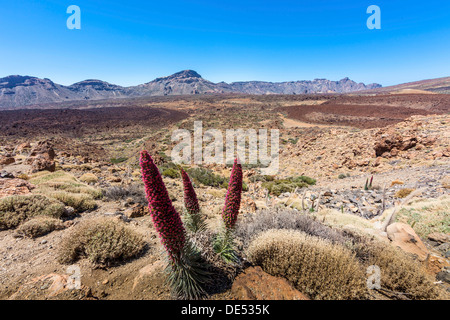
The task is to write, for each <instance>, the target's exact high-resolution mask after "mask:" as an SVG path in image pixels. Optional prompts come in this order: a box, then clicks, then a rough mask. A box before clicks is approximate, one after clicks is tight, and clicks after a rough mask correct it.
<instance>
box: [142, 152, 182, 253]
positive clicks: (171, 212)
mask: <svg viewBox="0 0 450 320" xmlns="http://www.w3.org/2000/svg"><path fill="white" fill-rule="evenodd" d="M140 165H141V173H142V180H143V181H144V185H145V193H146V196H147V200H148V208H149V210H150V214H151V216H152V220H153V224H154V226H155V229H156V231H157V232H158V234H159V237H160V240H161V243H162V244H163V245H164V247H165V248H166V250H167V252H168V254H169V257H170V258H171V259H172V261H173V260H175V259H178V258H179V257H180V253H181V251H182V249H183V247H184V244H185V242H186V239H185V229H184V226H183V223H182V222H181V218H180V215H179V214H178V212H177V211H176V210H175V208H174V207H173V205H172V201H171V200H170V197H169V193H168V192H167V189H166V186H165V185H164V182H163V180H162V177H161V174H160V173H159V170H158V168H157V167H156V165H155V163H154V162H153V159H152V157H151V156H150V155H149V154H148V152H147V151H142V152H141V158H140Z"/></svg>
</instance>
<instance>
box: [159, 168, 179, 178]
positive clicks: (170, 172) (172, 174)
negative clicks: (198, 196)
mask: <svg viewBox="0 0 450 320" xmlns="http://www.w3.org/2000/svg"><path fill="white" fill-rule="evenodd" d="M161 175H163V176H164V177H169V178H172V179H177V178H179V177H180V172H179V171H178V170H177V169H174V168H167V169H165V170H164V171H163V172H162V173H161Z"/></svg>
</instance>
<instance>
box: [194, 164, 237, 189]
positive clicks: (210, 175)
mask: <svg viewBox="0 0 450 320" xmlns="http://www.w3.org/2000/svg"><path fill="white" fill-rule="evenodd" d="M186 172H187V173H188V174H189V177H191V179H192V180H193V181H194V182H195V183H197V184H203V185H205V186H210V187H214V188H225V189H226V188H228V179H227V178H225V177H222V176H219V175H216V174H215V173H214V172H212V171H211V170H208V169H206V168H201V167H198V168H192V169H188V170H186Z"/></svg>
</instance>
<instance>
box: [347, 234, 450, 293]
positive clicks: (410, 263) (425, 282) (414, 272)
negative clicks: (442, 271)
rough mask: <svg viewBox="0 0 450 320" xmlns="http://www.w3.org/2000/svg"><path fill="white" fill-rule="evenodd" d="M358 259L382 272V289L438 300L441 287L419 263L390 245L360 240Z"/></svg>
mask: <svg viewBox="0 0 450 320" xmlns="http://www.w3.org/2000/svg"><path fill="white" fill-rule="evenodd" d="M355 253H356V256H357V257H358V258H359V260H360V261H361V262H362V263H363V264H364V266H365V267H366V268H367V267H368V266H371V265H376V266H378V267H379V268H380V270H381V288H382V290H383V289H388V290H389V291H393V292H394V293H397V295H400V296H403V297H406V298H409V299H413V300H423V299H439V298H441V297H442V296H441V295H442V293H441V291H440V290H439V288H438V287H437V286H436V285H435V284H434V283H433V280H432V279H431V278H430V277H429V276H428V275H427V274H426V273H425V271H424V270H423V268H422V266H421V265H420V264H419V262H417V261H415V260H413V259H412V258H411V257H409V256H408V255H407V254H405V253H404V252H403V251H401V250H400V249H398V248H395V247H393V246H392V245H390V244H388V243H383V242H381V241H377V240H368V239H366V240H365V241H361V242H360V243H359V244H357V245H356V247H355Z"/></svg>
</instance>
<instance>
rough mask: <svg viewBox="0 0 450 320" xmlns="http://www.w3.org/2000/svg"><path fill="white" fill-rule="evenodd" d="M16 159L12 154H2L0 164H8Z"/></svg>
mask: <svg viewBox="0 0 450 320" xmlns="http://www.w3.org/2000/svg"><path fill="white" fill-rule="evenodd" d="M14 162H16V160H15V159H14V158H13V157H10V156H0V166H7V165H9V164H13V163H14Z"/></svg>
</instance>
